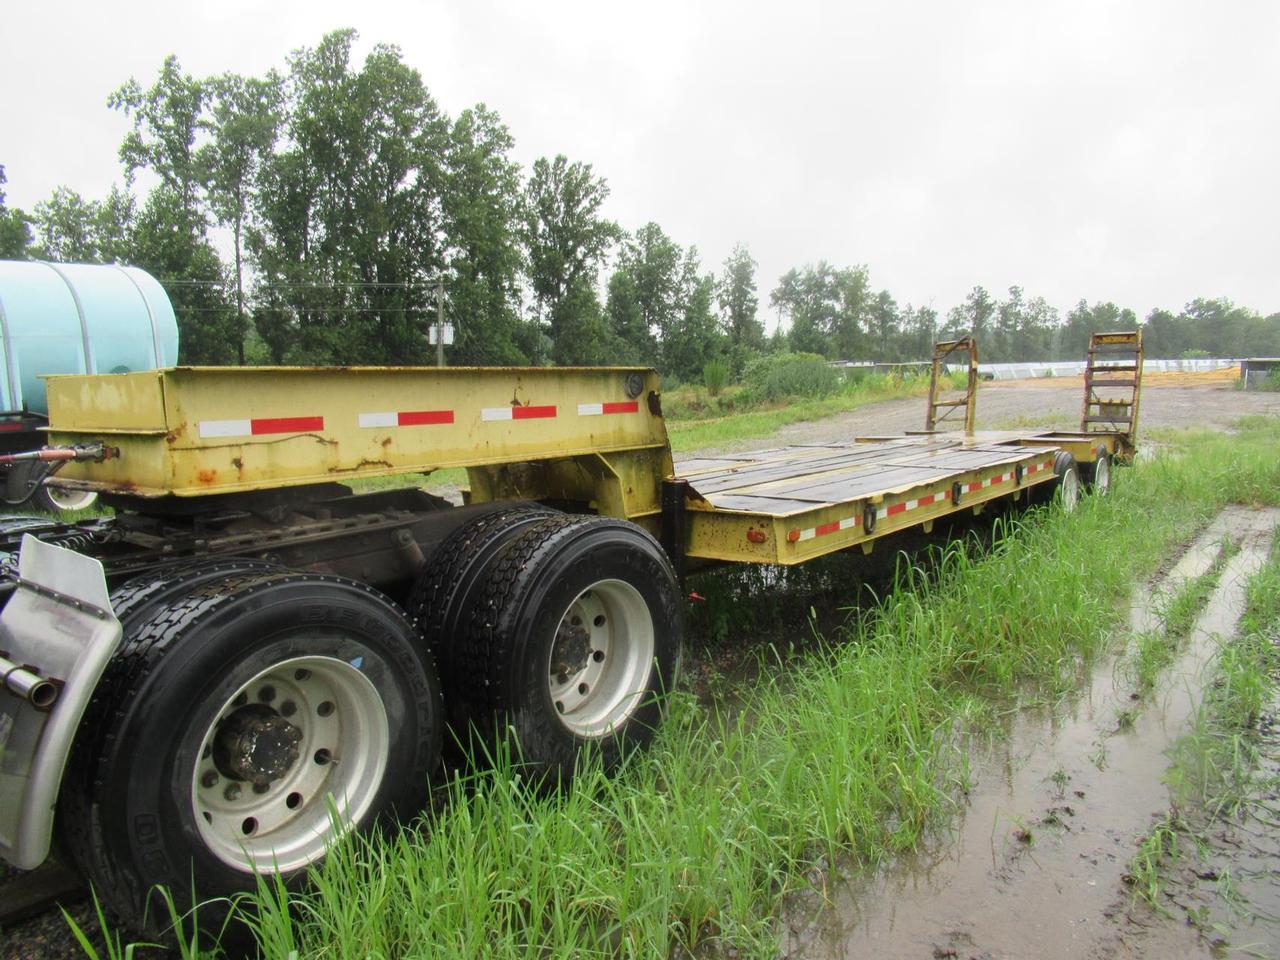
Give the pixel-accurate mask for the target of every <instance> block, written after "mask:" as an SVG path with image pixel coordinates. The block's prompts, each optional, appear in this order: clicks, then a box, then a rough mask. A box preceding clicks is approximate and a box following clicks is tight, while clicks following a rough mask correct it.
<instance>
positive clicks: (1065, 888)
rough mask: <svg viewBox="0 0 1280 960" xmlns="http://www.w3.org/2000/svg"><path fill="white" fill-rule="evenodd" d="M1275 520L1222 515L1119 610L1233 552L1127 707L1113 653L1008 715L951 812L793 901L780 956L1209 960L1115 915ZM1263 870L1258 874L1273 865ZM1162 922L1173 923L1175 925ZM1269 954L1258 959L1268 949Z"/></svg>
mask: <svg viewBox="0 0 1280 960" xmlns="http://www.w3.org/2000/svg"><path fill="white" fill-rule="evenodd" d="M1277 523H1280V511H1276V510H1268V511H1256V510H1248V509H1245V508H1229V509H1227V510H1225V511H1223V512H1222V513H1221V514H1219V516H1218V517H1217V518H1216V519H1215V521H1214V522H1213V523H1212V524H1210V526H1209V527H1208V528H1207V529H1206V530H1205V531H1204V533H1203V534H1201V536H1200V537H1198V538H1197V539H1196V541H1195V542H1194V543H1193V544H1192V545H1191V547H1190V548H1189V549H1188V551H1187V552H1186V553H1185V554H1184V555H1183V556H1182V557H1181V559H1180V560H1179V561H1178V563H1177V564H1176V565H1175V566H1174V567H1173V568H1172V569H1171V570H1170V571H1169V572H1168V573H1167V574H1166V575H1165V577H1164V579H1163V580H1162V581H1161V582H1160V584H1159V585H1158V586H1157V588H1156V589H1155V590H1151V589H1149V588H1144V589H1142V590H1140V591H1139V592H1138V593H1139V595H1138V596H1137V597H1136V598H1135V600H1134V602H1133V607H1132V611H1131V618H1130V628H1131V632H1132V633H1133V634H1137V633H1140V632H1142V631H1149V630H1153V629H1160V627H1161V623H1160V616H1159V610H1160V608H1161V604H1162V602H1164V601H1163V599H1162V598H1165V597H1168V596H1170V595H1172V593H1173V592H1174V591H1176V589H1177V587H1178V586H1179V585H1180V584H1185V583H1186V582H1187V581H1189V580H1191V579H1193V578H1195V577H1198V576H1200V575H1202V574H1204V573H1206V572H1208V571H1210V569H1211V568H1212V567H1213V566H1214V564H1215V561H1217V560H1218V558H1219V555H1220V554H1221V547H1222V544H1223V542H1224V541H1225V540H1228V539H1229V540H1231V541H1232V542H1234V543H1237V544H1238V545H1239V551H1238V552H1236V553H1234V554H1233V555H1231V556H1230V558H1229V559H1228V560H1226V562H1225V565H1224V566H1223V567H1222V569H1221V575H1220V576H1219V578H1218V582H1217V586H1216V588H1215V589H1214V591H1213V593H1212V595H1211V596H1210V599H1209V600H1208V603H1207V604H1206V606H1205V607H1204V609H1203V612H1202V613H1201V615H1200V616H1199V618H1198V620H1197V621H1196V624H1195V626H1194V628H1193V629H1192V631H1191V633H1190V635H1189V636H1188V638H1187V639H1186V640H1185V641H1183V644H1182V646H1181V647H1180V652H1179V654H1178V656H1177V658H1176V659H1175V660H1174V661H1173V662H1172V663H1171V664H1170V666H1169V667H1168V668H1166V669H1165V671H1164V672H1163V673H1162V675H1161V677H1160V679H1159V680H1158V681H1157V684H1156V687H1155V689H1154V691H1152V692H1150V693H1148V694H1146V695H1145V696H1144V697H1143V698H1142V701H1141V704H1140V705H1139V704H1136V703H1135V701H1134V700H1133V699H1132V698H1131V694H1132V692H1133V691H1134V689H1135V681H1134V679H1133V676H1132V673H1131V671H1127V670H1126V669H1125V664H1126V660H1125V654H1124V653H1120V654H1117V655H1116V656H1114V657H1111V658H1109V659H1107V660H1105V661H1103V662H1101V663H1100V664H1099V665H1098V667H1097V668H1096V669H1095V671H1094V673H1093V678H1092V681H1091V684H1090V686H1089V687H1088V689H1087V690H1086V691H1085V692H1084V693H1083V695H1082V696H1080V698H1079V699H1078V700H1075V701H1072V702H1071V703H1070V704H1069V705H1068V706H1067V708H1066V712H1065V713H1063V712H1058V713H1056V714H1055V715H1053V716H1050V717H1045V716H1044V715H1043V714H1040V715H1037V714H1035V713H1033V712H1030V711H1026V712H1023V713H1020V714H1018V715H1015V716H1014V717H1013V718H1012V720H1011V726H1010V728H1009V729H1008V731H1007V736H1002V737H1000V738H998V739H996V740H993V741H991V742H988V743H986V744H985V745H984V746H983V747H982V748H981V749H979V750H975V751H974V754H973V755H972V756H971V760H970V762H971V773H970V776H971V781H972V787H971V792H970V795H969V798H968V804H967V807H966V810H965V811H964V813H963V815H962V818H961V819H960V820H959V821H958V822H957V823H955V824H954V825H953V828H952V830H951V831H950V832H948V833H946V834H945V835H942V836H939V837H937V838H936V839H935V840H934V842H933V843H932V844H931V846H930V848H929V849H923V850H921V851H919V852H917V853H916V854H914V855H912V856H910V857H904V858H901V859H899V860H897V861H895V862H893V863H892V864H891V865H889V866H888V867H886V868H884V869H882V870H880V871H878V872H876V873H874V874H872V875H869V876H865V877H858V878H855V879H853V880H851V881H848V882H846V883H843V884H840V885H837V886H835V887H832V888H829V889H827V890H826V891H824V892H822V893H819V892H818V891H812V892H810V891H805V892H804V893H802V894H800V895H798V896H796V897H793V898H792V899H791V900H790V901H789V902H788V904H787V907H786V909H785V910H784V915H783V920H782V923H781V942H780V944H779V947H780V950H779V953H780V955H781V956H784V957H788V958H795V960H799V958H806V960H828V958H830V960H835V958H855V957H856V958H863V957H867V958H873V957H874V958H898V957H902V958H924V960H929V958H951V957H955V958H959V960H966V958H981V960H1011V958H1045V960H1053V958H1064V960H1065V958H1073V960H1074V958H1081V957H1089V958H1092V957H1152V958H1156V957H1159V958H1164V957H1171V956H1217V955H1219V954H1217V953H1214V952H1212V947H1211V946H1208V947H1206V946H1205V945H1203V944H1202V943H1199V942H1198V941H1197V939H1196V938H1195V937H1194V936H1192V935H1189V934H1186V933H1182V934H1181V935H1179V936H1175V937H1174V938H1172V939H1171V938H1170V937H1168V936H1161V937H1155V938H1148V937H1147V936H1146V935H1145V931H1144V930H1142V929H1141V928H1138V927H1136V926H1135V924H1133V923H1132V922H1130V921H1129V920H1127V919H1126V912H1127V910H1128V908H1129V905H1130V897H1131V895H1130V890H1129V887H1128V886H1126V884H1125V881H1124V877H1125V874H1126V873H1127V871H1128V868H1129V862H1130V860H1131V859H1132V857H1133V855H1134V853H1135V852H1136V844H1137V842H1138V840H1139V839H1140V838H1141V837H1142V836H1143V835H1145V834H1146V833H1148V832H1149V831H1150V830H1151V828H1152V824H1153V822H1154V821H1155V819H1156V818H1157V817H1159V816H1160V815H1162V814H1163V813H1165V812H1166V811H1167V810H1168V809H1169V805H1170V797H1169V791H1168V788H1167V787H1166V786H1165V784H1164V782H1163V777H1164V774H1165V772H1166V770H1167V769H1168V766H1169V759H1168V757H1167V755H1166V751H1167V750H1168V749H1169V747H1170V746H1171V745H1172V744H1173V743H1174V742H1175V741H1176V740H1177V739H1178V738H1179V736H1180V735H1182V734H1183V733H1184V732H1186V729H1187V727H1188V724H1189V721H1190V720H1191V718H1192V717H1193V716H1194V713H1195V710H1196V708H1197V705H1198V703H1199V701H1200V698H1201V696H1202V691H1203V687H1204V684H1205V678H1204V671H1205V667H1206V666H1207V665H1208V664H1209V662H1210V661H1211V660H1212V658H1213V656H1214V654H1215V653H1216V651H1217V649H1218V639H1217V638H1218V637H1226V636H1230V635H1232V634H1233V632H1234V630H1235V628H1236V625H1237V621H1238V620H1239V617H1240V615H1241V613H1242V611H1243V609H1244V602H1245V595H1244V590H1245V584H1246V582H1247V581H1248V580H1249V578H1250V577H1251V576H1252V575H1253V574H1254V573H1255V572H1257V570H1258V569H1259V568H1260V567H1261V566H1262V564H1263V563H1264V562H1265V560H1266V557H1267V553H1268V550H1269V549H1270V545H1271V537H1272V533H1273V531H1274V530H1275V529H1276V526H1277ZM1276 867H1277V864H1276V863H1272V864H1271V865H1270V868H1271V870H1272V871H1274V870H1275V869H1276ZM1170 923H1171V924H1173V925H1175V926H1178V927H1181V929H1182V930H1184V931H1185V930H1186V928H1185V925H1183V924H1181V923H1180V922H1179V921H1177V920H1174V921H1170ZM1276 949H1277V947H1276V946H1275V945H1272V946H1270V947H1269V948H1267V949H1266V950H1265V952H1262V953H1261V954H1255V955H1262V956H1275V955H1276V953H1275V951H1276Z"/></svg>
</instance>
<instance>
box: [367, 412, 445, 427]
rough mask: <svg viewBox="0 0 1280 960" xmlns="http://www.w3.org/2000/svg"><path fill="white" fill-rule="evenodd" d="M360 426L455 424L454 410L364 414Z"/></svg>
mask: <svg viewBox="0 0 1280 960" xmlns="http://www.w3.org/2000/svg"><path fill="white" fill-rule="evenodd" d="M357 419H358V420H359V422H360V426H362V427H365V428H370V427H425V426H429V425H431V424H436V423H453V411H452V410H388V411H386V412H382V413H362V414H359V416H358V418H357Z"/></svg>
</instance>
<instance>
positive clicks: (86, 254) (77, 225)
mask: <svg viewBox="0 0 1280 960" xmlns="http://www.w3.org/2000/svg"><path fill="white" fill-rule="evenodd" d="M97 217H98V209H97V204H95V203H93V202H92V201H88V200H85V199H84V197H82V196H80V194H78V193H76V191H74V190H72V189H71V188H69V187H58V188H57V189H56V190H54V191H53V194H52V196H50V197H49V199H48V200H41V201H40V202H39V203H37V204H36V209H35V222H36V236H37V240H36V246H35V249H34V250H33V251H32V252H33V253H34V254H35V255H36V257H37V258H38V259H40V260H54V261H57V262H59V263H97V262H99V256H98V237H97V233H96V229H95V221H96V220H97Z"/></svg>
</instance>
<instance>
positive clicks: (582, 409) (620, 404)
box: [578, 400, 640, 417]
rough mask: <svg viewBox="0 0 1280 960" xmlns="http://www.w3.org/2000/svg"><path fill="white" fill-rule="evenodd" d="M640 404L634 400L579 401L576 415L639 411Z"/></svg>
mask: <svg viewBox="0 0 1280 960" xmlns="http://www.w3.org/2000/svg"><path fill="white" fill-rule="evenodd" d="M639 412H640V404H639V402H637V401H635V400H619V401H617V402H615V403H580V404H578V416H580V417H599V416H603V415H604V414H607V413H639Z"/></svg>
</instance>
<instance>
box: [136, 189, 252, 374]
mask: <svg viewBox="0 0 1280 960" xmlns="http://www.w3.org/2000/svg"><path fill="white" fill-rule="evenodd" d="M192 217H193V214H192V212H191V211H190V210H189V209H188V208H187V205H186V199H185V198H184V197H183V196H181V195H180V194H178V193H176V192H174V191H172V190H170V189H169V188H168V187H165V186H160V187H157V188H156V189H155V190H153V191H152V192H151V195H150V196H149V197H148V198H147V202H146V204H144V206H143V207H142V209H141V210H140V211H139V212H138V214H137V217H136V220H135V222H134V225H133V229H132V231H131V237H130V242H129V247H130V256H129V258H128V259H129V260H130V261H132V262H133V263H134V264H136V265H137V266H139V267H142V268H143V269H144V270H146V271H148V272H149V273H151V274H152V275H153V276H155V277H156V278H157V279H159V280H160V282H161V284H163V286H164V288H165V291H166V292H167V293H168V294H169V300H170V301H171V302H172V303H173V310H174V313H175V314H176V315H177V319H178V351H179V355H178V359H179V362H181V363H190V364H227V363H234V362H236V360H237V352H236V346H237V342H238V341H237V333H238V331H239V318H238V317H237V315H236V312H235V309H234V306H233V304H232V303H231V302H230V300H229V298H228V297H227V294H226V288H225V283H224V278H223V275H222V261H221V259H219V257H218V254H217V251H216V250H214V248H213V244H212V243H210V242H209V240H208V239H206V238H205V237H204V236H203V234H202V233H201V231H200V230H199V226H198V224H196V223H193V222H192Z"/></svg>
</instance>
